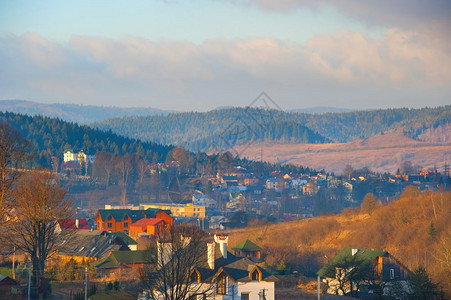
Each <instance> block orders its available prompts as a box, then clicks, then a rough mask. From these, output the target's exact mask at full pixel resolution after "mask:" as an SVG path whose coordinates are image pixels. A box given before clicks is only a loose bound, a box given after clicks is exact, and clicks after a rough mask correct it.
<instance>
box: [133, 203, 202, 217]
mask: <svg viewBox="0 0 451 300" xmlns="http://www.w3.org/2000/svg"><path fill="white" fill-rule="evenodd" d="M139 206H140V207H142V208H143V209H144V210H146V209H148V208H158V209H162V210H170V211H171V212H172V216H173V217H194V218H199V219H203V218H205V206H201V205H193V204H192V203H187V204H172V203H152V204H140V205H139Z"/></svg>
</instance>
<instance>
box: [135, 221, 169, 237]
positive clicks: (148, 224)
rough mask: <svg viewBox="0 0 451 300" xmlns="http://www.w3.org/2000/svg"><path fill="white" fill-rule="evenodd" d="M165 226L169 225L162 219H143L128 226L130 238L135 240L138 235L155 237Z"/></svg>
mask: <svg viewBox="0 0 451 300" xmlns="http://www.w3.org/2000/svg"><path fill="white" fill-rule="evenodd" d="M167 225H169V226H170V224H167V223H166V222H165V221H163V220H162V219H157V218H144V219H141V220H138V221H136V222H134V223H133V224H131V225H130V236H131V237H132V238H134V239H135V240H136V239H138V237H139V234H140V233H146V234H148V235H156V234H157V233H158V232H160V231H161V230H163V228H165V227H166V226H167Z"/></svg>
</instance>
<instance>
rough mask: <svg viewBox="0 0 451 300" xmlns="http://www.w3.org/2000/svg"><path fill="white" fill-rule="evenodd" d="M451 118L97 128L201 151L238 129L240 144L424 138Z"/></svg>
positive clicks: (379, 115)
mask: <svg viewBox="0 0 451 300" xmlns="http://www.w3.org/2000/svg"><path fill="white" fill-rule="evenodd" d="M450 120H451V106H445V107H438V108H422V109H407V108H400V109H383V110H371V111H354V112H346V113H325V114H307V113H293V112H291V113H289V112H283V111H277V110H264V109H259V108H226V109H219V110H213V111H210V112H206V113H199V112H190V113H172V114H169V115H167V116H147V117H128V118H120V119H109V120H105V121H103V122H100V123H95V124H94V126H96V127H98V128H100V129H103V130H109V129H111V130H112V131H114V132H116V133H119V134H122V135H125V136H129V137H132V138H140V139H143V140H153V141H156V142H159V143H162V144H177V145H182V146H185V147H187V148H188V149H190V150H193V151H198V150H208V148H209V147H210V146H211V145H218V143H221V139H222V137H223V136H224V134H229V133H230V131H232V130H235V131H236V132H238V133H239V134H237V137H238V139H237V144H240V143H246V142H249V141H251V140H252V141H259V142H261V141H263V142H273V141H274V142H283V143H325V142H329V141H332V142H348V141H352V140H355V139H358V138H368V137H370V136H373V135H376V134H380V133H383V132H390V131H396V132H401V133H403V134H406V135H408V136H410V137H412V138H415V139H421V136H422V134H423V135H424V133H427V132H428V130H429V131H430V130H431V129H437V128H442V127H444V126H447V124H449V122H450ZM434 132H435V133H436V132H440V130H435V131H434ZM219 146H222V145H221V144H219Z"/></svg>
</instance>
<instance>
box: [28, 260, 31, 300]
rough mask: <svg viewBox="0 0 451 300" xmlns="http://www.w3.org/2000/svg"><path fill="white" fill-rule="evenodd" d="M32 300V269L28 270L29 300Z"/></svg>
mask: <svg viewBox="0 0 451 300" xmlns="http://www.w3.org/2000/svg"><path fill="white" fill-rule="evenodd" d="M30 299H31V267H30V268H28V300H30Z"/></svg>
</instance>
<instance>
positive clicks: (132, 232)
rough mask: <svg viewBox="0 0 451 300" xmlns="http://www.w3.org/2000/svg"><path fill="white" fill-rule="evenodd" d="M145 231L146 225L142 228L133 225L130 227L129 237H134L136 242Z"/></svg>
mask: <svg viewBox="0 0 451 300" xmlns="http://www.w3.org/2000/svg"><path fill="white" fill-rule="evenodd" d="M145 230H146V226H145V225H144V226H141V225H135V224H132V225H130V231H129V235H130V237H132V238H133V239H135V240H136V239H137V238H138V234H139V233H142V232H145Z"/></svg>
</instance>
